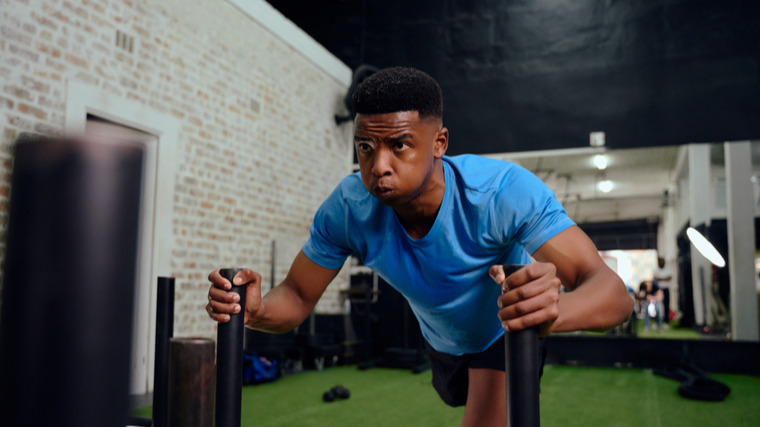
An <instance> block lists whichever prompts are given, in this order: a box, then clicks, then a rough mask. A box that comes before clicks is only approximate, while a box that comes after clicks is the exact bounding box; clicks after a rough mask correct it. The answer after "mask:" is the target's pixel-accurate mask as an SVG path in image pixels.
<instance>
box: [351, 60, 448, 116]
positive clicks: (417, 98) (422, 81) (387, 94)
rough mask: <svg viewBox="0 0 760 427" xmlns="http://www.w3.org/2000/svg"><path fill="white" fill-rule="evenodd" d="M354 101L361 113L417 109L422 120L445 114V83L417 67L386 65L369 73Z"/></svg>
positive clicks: (355, 108)
mask: <svg viewBox="0 0 760 427" xmlns="http://www.w3.org/2000/svg"><path fill="white" fill-rule="evenodd" d="M353 103H354V112H356V113H357V114H386V113H398V112H401V111H417V112H418V113H419V116H420V120H423V119H427V118H436V119H441V118H443V94H442V93H441V87H440V86H438V83H437V82H436V81H435V80H434V79H433V78H432V77H430V76H429V75H427V74H425V73H423V72H422V71H420V70H417V69H414V68H408V67H393V68H386V69H384V70H381V71H378V72H377V73H375V74H373V75H371V76H369V77H367V78H366V79H365V80H364V81H363V82H362V83H361V84H360V85H359V86H358V87H357V88H356V91H355V92H354V95H353Z"/></svg>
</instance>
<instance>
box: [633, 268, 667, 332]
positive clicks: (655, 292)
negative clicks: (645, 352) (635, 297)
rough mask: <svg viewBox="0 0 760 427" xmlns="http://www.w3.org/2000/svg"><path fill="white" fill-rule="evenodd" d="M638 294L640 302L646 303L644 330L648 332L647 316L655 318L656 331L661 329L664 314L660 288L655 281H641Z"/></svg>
mask: <svg viewBox="0 0 760 427" xmlns="http://www.w3.org/2000/svg"><path fill="white" fill-rule="evenodd" d="M639 295H641V296H640V298H641V300H642V303H644V302H645V301H646V302H645V304H646V310H645V312H644V332H649V318H650V317H656V318H657V331H660V332H661V331H662V317H663V314H664V311H665V310H664V308H663V304H662V300H663V298H664V296H663V292H662V289H660V287H659V286H658V285H657V282H656V281H653V280H647V281H644V282H641V284H640V285H639Z"/></svg>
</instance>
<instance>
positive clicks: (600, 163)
mask: <svg viewBox="0 0 760 427" xmlns="http://www.w3.org/2000/svg"><path fill="white" fill-rule="evenodd" d="M594 164H595V165H596V167H598V168H599V170H604V169H607V157H606V156H603V155H601V154H597V155H596V156H594Z"/></svg>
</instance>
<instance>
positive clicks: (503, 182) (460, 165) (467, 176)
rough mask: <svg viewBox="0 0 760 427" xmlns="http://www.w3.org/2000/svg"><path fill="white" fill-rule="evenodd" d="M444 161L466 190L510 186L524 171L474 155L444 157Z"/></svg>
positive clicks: (516, 166)
mask: <svg viewBox="0 0 760 427" xmlns="http://www.w3.org/2000/svg"><path fill="white" fill-rule="evenodd" d="M444 160H445V161H446V162H448V164H449V165H450V166H451V167H452V169H453V170H454V172H455V174H456V175H457V179H459V180H461V181H462V184H463V186H464V187H465V188H468V189H471V190H477V191H480V192H486V191H489V190H498V189H499V188H503V187H504V186H508V185H510V184H511V183H512V182H514V181H515V177H516V175H521V174H522V172H523V171H524V169H523V168H522V167H520V166H519V165H516V164H514V163H511V162H507V161H503V160H497V159H492V158H490V157H483V156H478V155H474V154H462V155H459V156H453V157H444ZM526 172H527V171H526Z"/></svg>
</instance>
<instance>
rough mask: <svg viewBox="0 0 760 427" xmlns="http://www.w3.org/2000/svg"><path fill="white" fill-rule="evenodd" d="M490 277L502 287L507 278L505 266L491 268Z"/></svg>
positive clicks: (489, 270)
mask: <svg viewBox="0 0 760 427" xmlns="http://www.w3.org/2000/svg"><path fill="white" fill-rule="evenodd" d="M488 275H489V276H491V278H492V279H493V280H494V282H496V283H498V284H500V285H501V284H502V282H504V279H505V278H506V277H505V276H504V266H503V265H493V266H491V268H489V269H488Z"/></svg>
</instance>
